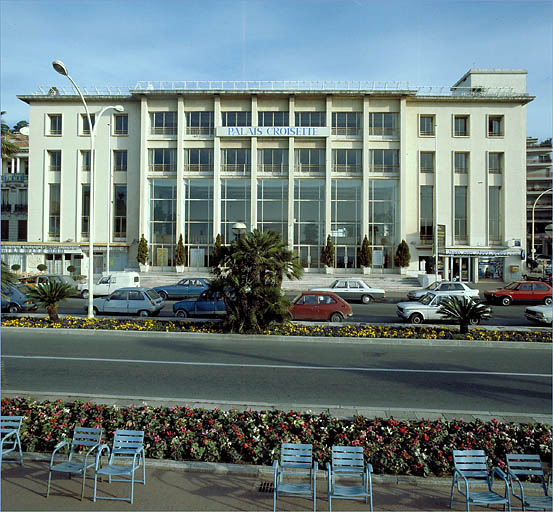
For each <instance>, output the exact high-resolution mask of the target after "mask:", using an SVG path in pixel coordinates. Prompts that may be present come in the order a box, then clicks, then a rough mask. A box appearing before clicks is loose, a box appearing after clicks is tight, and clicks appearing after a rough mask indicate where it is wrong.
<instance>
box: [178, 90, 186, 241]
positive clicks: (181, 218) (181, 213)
mask: <svg viewBox="0 0 553 512" xmlns="http://www.w3.org/2000/svg"><path fill="white" fill-rule="evenodd" d="M184 124H185V123H184V96H182V95H179V96H177V205H176V206H177V208H176V210H177V211H176V240H175V241H176V242H177V243H178V241H179V236H180V235H181V234H182V236H183V241H184V244H185V245H186V242H187V240H186V236H185V234H186V230H185V222H186V218H185V216H186V212H185V201H184V198H185V189H184V131H185V127H184Z"/></svg>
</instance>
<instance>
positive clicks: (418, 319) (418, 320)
mask: <svg viewBox="0 0 553 512" xmlns="http://www.w3.org/2000/svg"><path fill="white" fill-rule="evenodd" d="M423 320H424V318H423V316H422V315H421V314H420V313H413V314H412V315H411V316H410V317H409V322H411V323H412V324H415V325H419V324H422V321H423Z"/></svg>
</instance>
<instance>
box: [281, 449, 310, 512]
mask: <svg viewBox="0 0 553 512" xmlns="http://www.w3.org/2000/svg"><path fill="white" fill-rule="evenodd" d="M318 469H319V464H318V463H317V462H313V447H312V445H310V444H295V443H282V448H281V453H280V464H279V463H278V461H277V460H275V461H274V463H273V471H274V490H273V512H276V503H277V497H278V496H296V497H307V498H312V499H313V512H315V511H316V510H317V470H318Z"/></svg>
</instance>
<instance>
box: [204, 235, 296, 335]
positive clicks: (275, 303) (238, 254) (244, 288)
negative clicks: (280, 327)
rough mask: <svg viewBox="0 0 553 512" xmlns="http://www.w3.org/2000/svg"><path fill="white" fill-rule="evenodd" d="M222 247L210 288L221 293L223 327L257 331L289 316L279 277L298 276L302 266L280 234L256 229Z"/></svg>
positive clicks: (287, 303) (241, 330)
mask: <svg viewBox="0 0 553 512" xmlns="http://www.w3.org/2000/svg"><path fill="white" fill-rule="evenodd" d="M223 249H224V250H223V251H222V258H221V260H220V261H219V264H218V265H217V266H216V267H212V270H211V273H212V274H213V275H214V279H213V280H212V281H211V283H210V286H209V288H210V290H211V291H212V292H214V293H221V294H222V296H223V300H224V302H225V307H226V311H227V314H226V317H225V320H224V326H225V328H226V329H228V330H229V331H230V332H239V333H260V332H263V330H264V329H266V328H267V327H269V326H271V325H274V324H275V323H279V322H282V321H284V320H286V319H287V318H289V310H290V306H291V304H290V301H289V300H288V299H287V298H286V297H285V296H284V294H283V293H282V290H281V284H282V280H283V277H284V276H286V277H288V278H289V279H300V278H301V276H302V273H303V269H302V268H301V265H300V263H299V260H298V258H297V256H295V255H294V254H293V253H292V252H291V251H289V250H288V248H287V247H286V245H285V244H284V242H283V241H282V239H281V238H280V235H279V234H278V233H275V232H274V231H259V230H257V229H255V230H254V231H252V232H251V233H247V234H246V235H244V236H241V237H240V238H239V239H236V240H234V241H233V242H232V244H231V245H230V247H225V248H223Z"/></svg>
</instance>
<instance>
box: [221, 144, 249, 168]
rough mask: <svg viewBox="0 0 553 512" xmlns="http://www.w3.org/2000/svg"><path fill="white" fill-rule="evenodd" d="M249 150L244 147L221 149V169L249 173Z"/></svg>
mask: <svg viewBox="0 0 553 512" xmlns="http://www.w3.org/2000/svg"><path fill="white" fill-rule="evenodd" d="M250 152H251V150H250V149H249V148H246V149H222V150H221V171H223V172H235V173H239V174H249V173H250Z"/></svg>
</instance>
